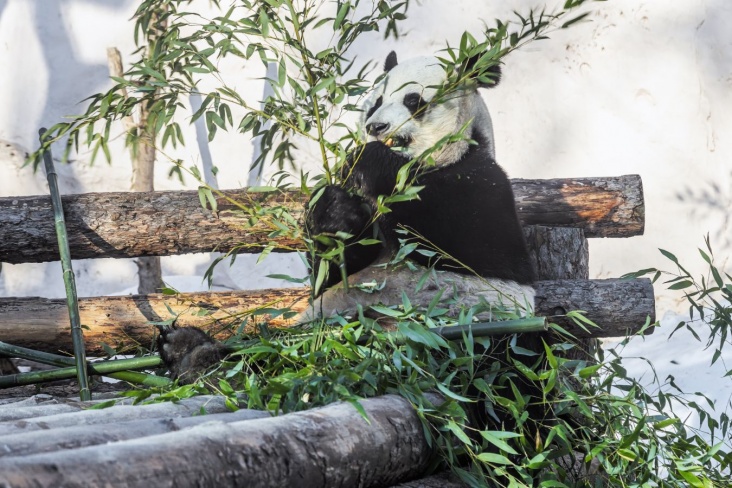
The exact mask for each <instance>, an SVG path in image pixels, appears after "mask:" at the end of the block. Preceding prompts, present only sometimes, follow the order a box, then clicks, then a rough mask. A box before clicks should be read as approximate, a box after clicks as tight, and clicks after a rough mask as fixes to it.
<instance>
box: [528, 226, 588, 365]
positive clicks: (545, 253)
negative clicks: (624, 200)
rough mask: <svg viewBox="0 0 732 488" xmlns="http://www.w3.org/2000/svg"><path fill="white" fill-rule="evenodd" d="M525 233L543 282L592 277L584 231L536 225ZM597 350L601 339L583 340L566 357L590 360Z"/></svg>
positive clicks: (580, 339)
mask: <svg viewBox="0 0 732 488" xmlns="http://www.w3.org/2000/svg"><path fill="white" fill-rule="evenodd" d="M525 232H526V239H527V242H528V244H529V250H530V251H531V253H532V254H531V255H532V258H533V259H534V267H535V269H536V270H537V274H538V278H539V279H540V280H566V279H584V280H586V279H588V278H589V277H590V251H589V246H588V243H587V239H586V238H585V233H584V231H583V230H582V229H576V228H571V227H544V226H541V225H534V226H530V227H527V228H526V229H525ZM560 340H565V339H564V338H562V339H560ZM597 346H598V340H597V339H593V338H591V337H582V338H579V339H578V340H577V341H576V344H575V347H574V348H573V349H570V350H569V351H567V352H566V353H565V357H566V358H568V359H587V358H588V357H592V353H593V351H595V349H596V348H597Z"/></svg>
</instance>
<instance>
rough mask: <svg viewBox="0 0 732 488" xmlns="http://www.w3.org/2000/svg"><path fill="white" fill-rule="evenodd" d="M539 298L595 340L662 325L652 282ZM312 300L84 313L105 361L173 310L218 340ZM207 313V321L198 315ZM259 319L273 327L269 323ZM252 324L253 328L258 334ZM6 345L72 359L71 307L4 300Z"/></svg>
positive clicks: (242, 298)
mask: <svg viewBox="0 0 732 488" xmlns="http://www.w3.org/2000/svg"><path fill="white" fill-rule="evenodd" d="M536 291H537V298H536V312H537V315H545V316H555V315H559V314H564V313H566V312H568V311H571V310H585V311H586V312H587V316H588V317H589V318H590V319H591V320H594V321H595V322H596V323H597V324H598V325H600V327H601V329H599V330H593V331H592V332H591V335H592V336H593V337H617V336H622V335H625V333H626V332H627V331H630V332H634V331H637V330H638V329H639V328H640V327H641V326H642V325H643V324H644V323H645V320H646V317H647V316H650V317H651V321H654V320H655V302H654V298H653V286H652V285H651V282H650V280H647V279H638V280H558V281H541V282H538V283H537V286H536ZM308 295H309V292H308V289H307V288H290V289H274V290H250V291H237V292H216V293H182V294H180V295H176V296H165V295H161V294H153V295H133V296H119V297H96V298H81V299H80V300H79V311H80V313H81V323H82V324H83V325H84V326H85V329H84V338H85V342H86V347H87V354H89V355H97V356H100V355H101V356H103V355H105V352H104V349H103V346H102V344H108V345H110V346H112V347H115V348H117V349H118V351H124V350H125V349H127V350H130V349H134V348H135V347H137V345H139V344H142V345H145V346H150V344H151V340H152V338H153V331H154V327H153V326H152V325H149V324H148V322H160V321H164V320H168V319H171V318H173V317H172V315H171V314H170V312H169V311H168V309H167V308H166V305H167V306H168V307H170V309H171V310H172V311H173V312H174V313H175V314H179V315H178V319H177V321H176V323H177V324H178V325H180V326H184V327H185V326H197V327H202V328H203V329H205V330H208V331H211V332H216V331H218V330H220V329H221V328H222V324H223V323H224V322H226V321H232V320H233V321H234V323H235V324H239V323H240V322H241V320H242V318H241V317H242V315H243V314H246V313H247V312H251V311H252V310H254V309H258V308H262V307H266V308H285V307H288V306H291V307H292V308H293V309H294V310H295V311H298V312H299V311H302V310H304V309H305V308H306V307H307V300H308ZM199 307H200V308H199ZM201 309H203V310H204V311H205V315H201V314H199V313H197V312H199V311H200V310H201ZM255 318H256V317H255ZM258 319H259V320H260V321H263V320H269V316H267V315H263V316H260V317H259V318H258ZM555 320H556V321H557V322H558V323H560V324H561V325H563V326H564V327H567V328H568V329H569V330H570V331H572V332H573V333H575V334H576V335H578V336H587V335H588V334H587V333H586V332H584V331H583V330H582V329H581V328H578V327H577V326H576V325H574V324H573V323H571V322H570V321H567V320H565V319H562V318H555ZM252 323H253V321H252V320H249V322H248V324H249V326H250V327H251V326H252ZM270 325H271V326H274V327H282V326H286V325H288V323H287V321H286V320H283V319H282V317H276V318H274V319H273V320H271V322H270ZM0 341H2V342H7V343H10V344H14V345H17V346H22V347H28V348H31V349H36V350H39V351H47V352H60V351H62V352H69V351H71V335H70V332H69V326H68V313H67V312H66V303H65V301H64V300H62V299H46V298H36V297H31V298H3V299H0Z"/></svg>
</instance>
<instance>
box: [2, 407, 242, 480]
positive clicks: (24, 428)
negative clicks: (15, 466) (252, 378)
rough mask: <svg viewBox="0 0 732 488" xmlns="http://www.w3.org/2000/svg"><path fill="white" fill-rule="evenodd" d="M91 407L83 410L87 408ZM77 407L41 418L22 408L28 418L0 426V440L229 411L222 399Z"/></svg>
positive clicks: (28, 409) (21, 418)
mask: <svg viewBox="0 0 732 488" xmlns="http://www.w3.org/2000/svg"><path fill="white" fill-rule="evenodd" d="M93 403H94V402H92V403H91V404H88V405H86V406H87V407H88V406H90V405H92V404H93ZM81 406H82V405H79V406H78V408H77V410H76V411H71V412H60V413H55V414H50V415H46V416H41V417H38V416H33V413H32V412H33V409H34V408H37V407H30V408H28V407H26V408H25V409H24V410H25V411H27V412H28V414H27V415H26V416H25V417H20V418H19V419H17V420H8V421H5V422H0V438H1V437H4V436H6V435H11V434H21V433H28V432H34V431H40V430H49V429H63V428H66V427H74V426H86V428H87V429H90V428H92V426H102V425H104V426H105V427H100V428H106V424H113V423H116V422H129V421H132V420H143V419H159V418H166V417H192V416H194V415H199V414H200V413H201V409H202V408H203V409H205V411H206V412H207V413H224V412H228V411H229V409H228V408H226V405H225V403H224V398H223V397H220V396H210V395H209V396H197V397H193V398H186V399H184V400H180V401H178V402H176V403H172V402H166V403H153V404H150V405H136V406H133V405H116V406H115V407H114V408H108V409H102V410H79V408H81ZM0 486H2V485H0Z"/></svg>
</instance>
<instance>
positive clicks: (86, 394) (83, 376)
mask: <svg viewBox="0 0 732 488" xmlns="http://www.w3.org/2000/svg"><path fill="white" fill-rule="evenodd" d="M38 133H39V136H40V140H41V144H42V145H43V144H44V143H46V142H47V141H48V138H47V137H46V128H45V127H43V128H41V129H40V130H39V131H38ZM43 163H44V165H45V167H46V178H47V179H48V188H49V190H50V191H51V203H52V205H53V216H54V221H55V223H56V235H57V236H58V249H59V254H60V255H61V269H62V270H63V277H64V286H65V288H66V302H67V304H68V308H69V320H70V322H71V338H72V342H73V346H74V358H76V371H77V374H76V376H77V378H78V380H79V398H81V400H82V401H84V400H91V391H90V390H89V384H88V378H89V376H88V374H87V370H86V351H85V350H84V334H83V333H82V330H81V319H80V317H79V303H78V300H77V297H76V282H75V280H74V270H73V269H72V267H71V252H70V251H69V240H68V236H67V235H66V220H65V219H64V209H63V206H62V204H61V194H60V193H59V190H58V175H57V174H56V168H54V166H53V158H52V157H51V149H50V148H46V150H45V151H43Z"/></svg>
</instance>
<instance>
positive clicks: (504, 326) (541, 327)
mask: <svg viewBox="0 0 732 488" xmlns="http://www.w3.org/2000/svg"><path fill="white" fill-rule="evenodd" d="M547 328H548V325H547V321H546V317H529V318H525V319H515V320H502V321H498V322H479V323H475V324H467V325H445V326H443V327H435V328H433V329H427V330H429V331H430V332H432V333H433V334H435V335H438V336H440V337H442V338H443V339H447V340H448V341H454V340H457V339H460V338H462V337H463V334H468V333H469V332H472V333H473V337H487V336H496V335H508V334H523V333H526V332H543V331H545V330H547ZM390 335H391V336H392V337H395V338H396V340H397V341H399V342H403V341H404V336H403V334H400V333H399V332H391V333H390ZM369 339H370V337H369V336H361V337H360V338H359V340H358V341H356V343H357V344H361V345H363V344H365V343H367V342H368V341H369Z"/></svg>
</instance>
